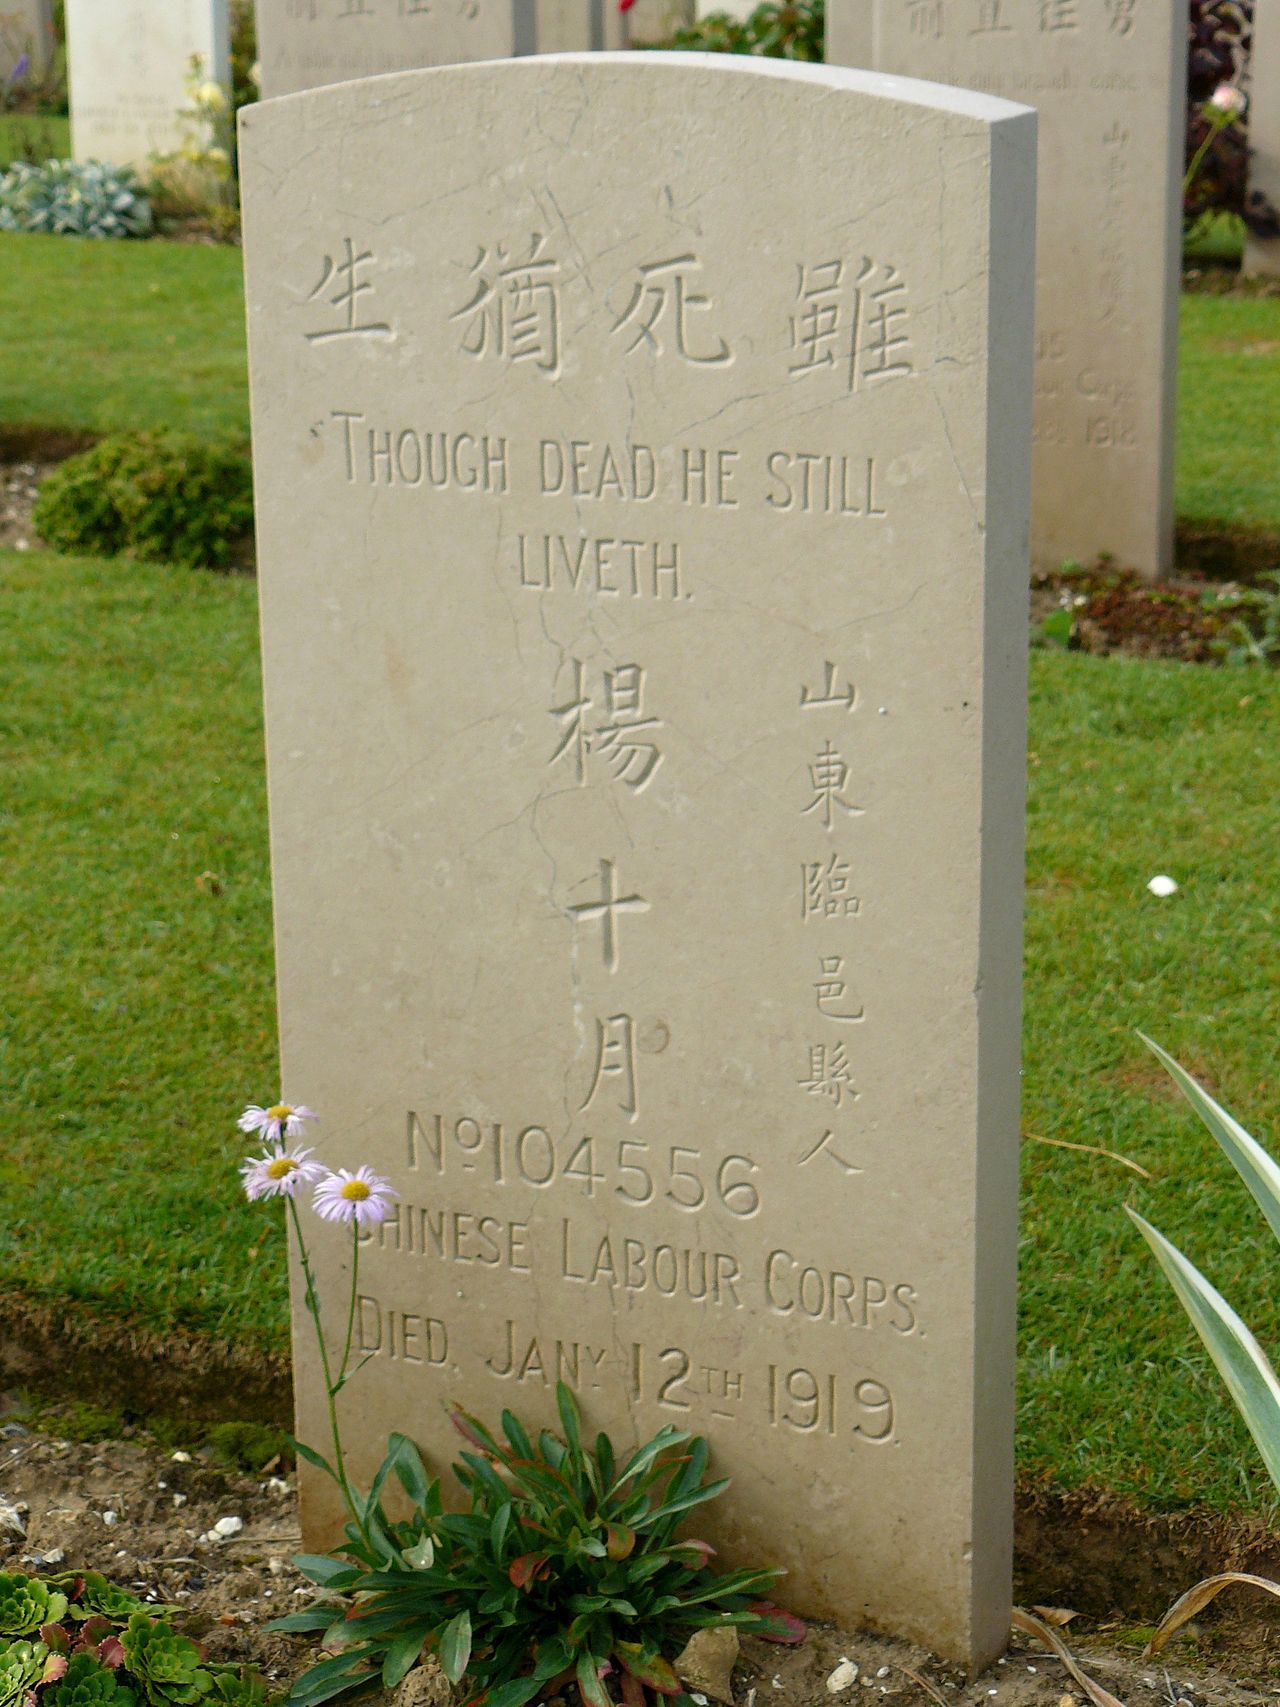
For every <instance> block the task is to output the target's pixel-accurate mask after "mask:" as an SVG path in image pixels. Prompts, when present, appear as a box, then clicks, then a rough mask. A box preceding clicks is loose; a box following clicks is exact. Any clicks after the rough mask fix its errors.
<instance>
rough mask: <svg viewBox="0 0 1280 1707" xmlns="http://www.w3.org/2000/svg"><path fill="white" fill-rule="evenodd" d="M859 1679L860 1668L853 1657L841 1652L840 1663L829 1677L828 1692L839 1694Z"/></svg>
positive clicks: (829, 1693)
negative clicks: (849, 1657) (850, 1657)
mask: <svg viewBox="0 0 1280 1707" xmlns="http://www.w3.org/2000/svg"><path fill="white" fill-rule="evenodd" d="M857 1681H858V1668H857V1666H856V1665H854V1663H853V1661H852V1660H851V1659H846V1657H845V1656H844V1655H843V1654H841V1656H840V1664H839V1665H838V1666H837V1667H836V1668H835V1670H834V1671H833V1672H831V1673H830V1675H829V1676H828V1678H827V1694H828V1695H839V1694H841V1693H842V1691H844V1690H846V1689H848V1688H849V1686H850V1685H851V1684H854V1683H856V1682H857Z"/></svg>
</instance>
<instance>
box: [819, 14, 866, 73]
mask: <svg viewBox="0 0 1280 1707" xmlns="http://www.w3.org/2000/svg"><path fill="white" fill-rule="evenodd" d="M874 5H875V0H843V4H841V0H827V10H826V27H827V64H828V65H853V66H858V67H860V68H862V69H868V68H870V66H871V65H872V64H873V63H874V54H873V52H872V42H871V27H872V22H873V15H874Z"/></svg>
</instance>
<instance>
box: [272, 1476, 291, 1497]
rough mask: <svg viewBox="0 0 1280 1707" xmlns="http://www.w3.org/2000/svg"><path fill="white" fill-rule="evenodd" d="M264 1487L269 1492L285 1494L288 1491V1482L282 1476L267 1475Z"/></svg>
mask: <svg viewBox="0 0 1280 1707" xmlns="http://www.w3.org/2000/svg"><path fill="white" fill-rule="evenodd" d="M266 1488H267V1492H268V1493H269V1494H287V1493H288V1492H289V1484H288V1482H286V1481H285V1479H284V1477H283V1476H268V1477H267V1482H266Z"/></svg>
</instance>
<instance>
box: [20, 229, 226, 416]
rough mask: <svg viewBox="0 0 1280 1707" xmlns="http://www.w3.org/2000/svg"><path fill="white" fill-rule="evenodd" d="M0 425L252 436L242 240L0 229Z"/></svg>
mask: <svg viewBox="0 0 1280 1707" xmlns="http://www.w3.org/2000/svg"><path fill="white" fill-rule="evenodd" d="M0 326H6V327H20V328H21V329H22V336H21V337H20V338H18V337H9V338H2V339H0V427H4V426H30V425H36V426H42V427H72V428H79V429H83V430H88V431H91V432H113V431H119V430H121V429H123V428H128V427H155V426H167V427H180V428H183V429H185V430H186V431H188V432H194V433H205V434H209V435H214V434H220V433H229V434H231V435H233V436H235V437H237V438H241V439H247V438H248V436H249V400H248V395H247V387H248V380H247V376H246V370H245V353H244V297H243V291H242V285H241V273H240V251H239V250H238V249H232V248H227V247H225V246H213V245H209V244H200V243H168V242H164V241H161V240H159V239H155V240H152V241H149V242H145V243H127V242H125V243H120V242H115V243H111V242H106V243H95V242H91V241H89V240H88V239H85V238H78V237H33V236H28V235H22V236H18V235H14V234H12V233H0Z"/></svg>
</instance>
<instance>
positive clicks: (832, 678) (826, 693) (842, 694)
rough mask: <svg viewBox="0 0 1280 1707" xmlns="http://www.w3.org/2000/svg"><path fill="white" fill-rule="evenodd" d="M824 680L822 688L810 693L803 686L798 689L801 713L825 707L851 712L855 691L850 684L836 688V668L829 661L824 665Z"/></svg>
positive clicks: (855, 697) (855, 702)
mask: <svg viewBox="0 0 1280 1707" xmlns="http://www.w3.org/2000/svg"><path fill="white" fill-rule="evenodd" d="M826 672H827V673H826V679H825V680H824V682H823V684H822V687H821V688H820V689H817V690H816V691H815V692H813V693H810V692H809V689H808V688H807V687H805V686H804V685H803V684H802V685H801V688H800V708H801V710H802V711H813V710H818V709H820V708H821V707H822V706H825V705H841V706H843V707H844V709H845V710H846V711H852V710H853V708H854V706H855V705H856V704H857V699H858V695H857V690H856V689H855V687H854V685H853V683H852V682H846V683H845V685H844V687H843V688H837V686H836V667H835V665H834V664H833V663H831V662H830V661H828V662H827V665H826Z"/></svg>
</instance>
